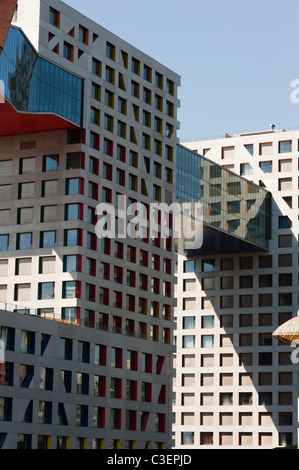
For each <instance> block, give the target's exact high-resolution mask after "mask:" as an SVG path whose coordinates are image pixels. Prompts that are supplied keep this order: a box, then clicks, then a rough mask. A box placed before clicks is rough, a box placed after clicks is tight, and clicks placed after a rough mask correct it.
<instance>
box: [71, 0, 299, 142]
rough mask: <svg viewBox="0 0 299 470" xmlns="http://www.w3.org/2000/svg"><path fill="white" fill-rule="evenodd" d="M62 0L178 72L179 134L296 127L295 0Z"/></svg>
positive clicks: (298, 20)
mask: <svg viewBox="0 0 299 470" xmlns="http://www.w3.org/2000/svg"><path fill="white" fill-rule="evenodd" d="M65 1H66V3H68V4H69V5H71V6H72V7H73V8H75V9H77V10H79V11H80V12H82V13H84V14H85V15H86V16H88V17H90V18H92V19H93V20H94V21H96V22H97V23H99V24H101V25H102V26H103V27H105V28H106V29H109V30H110V31H112V32H113V33H115V34H117V35H118V36H120V37H121V38H123V39H125V40H126V41H127V42H129V43H130V44H132V45H133V46H135V47H138V48H139V49H141V50H142V51H143V52H145V53H147V54H148V55H150V56H152V57H153V58H155V59H157V60H158V61H159V62H162V63H163V64H165V65H166V66H167V67H169V68H170V69H172V70H174V71H175V72H177V73H178V74H179V75H180V76H181V81H182V85H181V88H180V91H179V98H180V100H181V108H180V110H179V115H178V117H179V120H180V122H181V129H180V131H179V137H180V138H181V139H182V140H186V139H192V138H204V137H213V136H221V135H223V134H225V133H226V132H227V133H239V132H247V131H256V130H262V129H267V128H268V126H269V124H271V123H273V124H275V125H276V128H279V129H280V128H285V129H288V128H299V102H298V103H297V104H295V103H292V102H291V99H290V96H291V92H292V91H293V89H292V88H291V87H290V84H291V82H292V80H294V79H299V2H298V0H205V1H204V0H185V1H181V0H180V1H179V0H151V1H144V0H143V1H142V0H126V1H125V0H110V1H105V0H84V1H82V0H65ZM297 87H298V88H299V86H298V85H297ZM298 97H299V92H298Z"/></svg>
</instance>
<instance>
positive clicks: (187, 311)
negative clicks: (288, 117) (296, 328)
mask: <svg viewBox="0 0 299 470" xmlns="http://www.w3.org/2000/svg"><path fill="white" fill-rule="evenodd" d="M298 142H299V131H285V130H276V129H275V127H274V126H271V127H270V129H269V130H266V131H263V132H256V133H247V134H245V133H244V134H240V135H233V136H228V135H227V136H226V137H225V138H219V139H214V140H208V141H196V142H188V143H184V146H183V147H182V146H179V152H178V155H177V168H178V169H177V175H178V176H177V194H178V197H179V198H180V199H181V200H201V201H203V204H204V221H205V224H204V243H203V246H202V248H201V250H198V251H197V252H189V253H185V254H184V255H182V254H181V255H179V258H178V266H177V279H178V283H177V286H176V297H177V308H176V309H175V318H176V322H177V331H176V346H177V354H176V358H175V368H176V378H175V385H174V391H175V395H176V396H175V404H174V414H175V424H174V426H173V437H174V439H175V447H176V448H181V449H182V448H209V449H211V448H249V449H255V448H274V447H278V446H291V445H296V444H297V427H298V415H297V413H298V411H297V399H298V364H294V363H292V362H291V352H292V350H291V348H290V347H289V346H287V345H285V344H284V343H282V342H279V341H278V340H277V339H276V338H274V337H273V336H272V334H273V332H274V331H275V330H277V328H278V327H279V326H280V325H283V324H284V323H285V322H287V321H288V320H290V319H291V318H293V317H296V316H297V314H298V282H299V281H298V279H299V278H298V233H299V223H298V181H299V179H298V177H299V160H298V157H299V153H298V150H299V147H298ZM188 153H189V155H188ZM188 181H189V184H186V183H187V182H188ZM271 195H272V197H271ZM295 323H296V322H295ZM290 326H292V325H290ZM282 330H283V331H284V327H282ZM279 331H280V330H279ZM279 331H278V333H279ZM281 334H283V333H281ZM287 334H290V335H291V333H288V332H287V329H286V332H285V335H287ZM297 336H298V335H297ZM289 337H290V338H292V336H289Z"/></svg>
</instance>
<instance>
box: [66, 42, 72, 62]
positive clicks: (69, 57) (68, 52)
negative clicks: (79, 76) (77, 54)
mask: <svg viewBox="0 0 299 470" xmlns="http://www.w3.org/2000/svg"><path fill="white" fill-rule="evenodd" d="M63 57H64V58H65V59H67V60H69V61H70V62H74V46H72V44H69V43H68V42H66V41H64V43H63Z"/></svg>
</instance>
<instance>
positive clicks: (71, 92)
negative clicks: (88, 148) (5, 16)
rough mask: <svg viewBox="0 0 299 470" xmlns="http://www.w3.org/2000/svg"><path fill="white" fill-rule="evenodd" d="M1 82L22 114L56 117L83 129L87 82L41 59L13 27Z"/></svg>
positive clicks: (1, 64)
mask: <svg viewBox="0 0 299 470" xmlns="http://www.w3.org/2000/svg"><path fill="white" fill-rule="evenodd" d="M0 79H1V80H3V82H4V89H5V96H6V98H7V99H8V100H9V101H10V102H11V103H12V104H13V106H14V107H15V108H16V109H17V110H18V111H24V112H40V113H55V114H58V115H60V116H62V117H64V118H66V119H68V120H69V121H72V122H74V123H76V124H78V125H81V121H82V90H83V80H82V79H81V78H79V77H76V76H74V75H73V74H71V73H69V72H67V71H66V70H63V69H62V68H60V67H58V66H57V65H55V64H52V63H51V62H50V61H48V60H46V59H43V58H42V57H40V56H39V55H38V54H37V53H36V52H35V50H34V49H33V47H32V46H31V44H30V43H29V42H28V41H27V39H26V38H25V37H24V35H23V33H22V32H21V31H20V30H19V29H18V28H15V27H13V26H11V27H10V30H9V33H8V36H7V40H6V43H5V47H4V50H3V53H2V54H1V58H0Z"/></svg>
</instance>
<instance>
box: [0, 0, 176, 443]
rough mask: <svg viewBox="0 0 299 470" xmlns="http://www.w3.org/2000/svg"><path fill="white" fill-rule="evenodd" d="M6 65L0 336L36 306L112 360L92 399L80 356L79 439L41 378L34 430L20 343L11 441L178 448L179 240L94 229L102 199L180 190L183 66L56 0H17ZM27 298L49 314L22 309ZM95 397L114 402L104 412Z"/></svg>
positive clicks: (1, 429)
mask: <svg viewBox="0 0 299 470" xmlns="http://www.w3.org/2000/svg"><path fill="white" fill-rule="evenodd" d="M0 80H1V83H2V84H3V90H2V88H1V90H2V91H4V98H3V100H2V101H4V102H2V103H1V104H0V123H1V125H0V250H1V251H0V255H1V256H0V302H1V308H2V309H3V310H4V311H8V312H9V311H10V312H12V313H11V321H13V322H15V323H14V325H10V324H8V323H9V321H10V320H9V318H10V317H9V314H4V313H3V315H2V313H1V315H0V318H1V320H0V323H1V327H2V330H3V332H2V334H3V339H4V340H5V341H6V342H7V340H6V336H5V334H6V333H5V332H6V329H7V328H8V327H11V328H15V329H16V331H19V330H20V328H21V327H20V326H18V325H20V322H21V323H22V325H23V327H22V328H23V329H24V328H25V326H24V325H25V322H26V320H28V325H29V323H30V328H29V326H28V330H30V331H32V332H34V331H35V325H40V324H41V323H36V321H39V322H43V325H44V326H43V332H42V333H43V334H49V335H50V336H51V337H53V342H55V341H58V336H59V335H60V333H61V335H62V336H61V337H62V338H72V335H73V333H75V332H77V336H78V335H79V336H80V335H82V337H83V336H85V335H87V336H88V335H89V336H90V338H91V339H90V341H89V343H90V351H92V350H94V349H95V345H101V348H103V351H105V352H104V356H105V367H104V369H103V370H101V371H100V372H99V373H98V374H97V373H96V372H95V371H94V370H93V371H92V372H90V373H89V372H86V374H87V375H88V377H85V379H84V380H87V381H89V382H88V388H85V390H87V389H88V390H89V394H91V395H92V394H93V385H92V381H93V378H94V376H95V375H102V376H105V377H106V380H105V385H103V388H102V389H101V393H102V396H101V398H100V399H99V402H98V404H95V402H94V399H92V400H91V401H88V400H87V402H86V403H85V402H84V403H83V402H82V400H81V398H82V396H80V394H79V395H78V400H77V392H76V391H77V390H79V389H80V386H81V385H82V384H81V382H80V383H79V382H78V381H77V383H76V378H75V377H77V380H79V381H80V380H83V379H82V373H83V372H84V373H85V370H82V368H81V369H80V371H76V373H75V371H73V372H74V373H73V376H72V377H73V378H72V380H73V381H74V382H72V388H71V393H72V394H73V396H72V403H73V404H74V406H75V405H76V406H77V405H78V406H79V405H80V406H81V405H84V406H85V407H87V408H85V409H84V410H85V411H84V416H85V418H84V420H83V421H82V420H77V421H76V420H75V421H72V417H74V416H75V415H74V410H73V409H69V413H70V414H69V415H68V410H67V408H65V414H66V416H65V419H67V420H69V422H72V423H73V424H74V425H75V426H79V427H80V426H81V425H82V427H81V430H80V431H82V432H79V433H77V436H78V437H80V440H79V441H78V440H72V439H68V438H69V437H70V434H69V432H70V431H69V430H66V429H64V430H63V432H61V431H59V433H58V431H57V426H56V424H57V422H61V421H59V419H60V417H61V416H60V415H61V407H60V411H59V409H58V407H59V405H57V402H56V398H55V396H54V395H55V394H54V395H53V394H52V395H51V394H50V395H49V396H48V398H47V399H43V398H42V397H41V394H46V393H47V392H46V391H45V390H38V391H37V392H36V393H34V394H33V396H32V399H33V404H32V405H30V403H29V398H30V397H28V396H27V395H26V399H25V395H24V400H25V401H26V400H27V401H28V403H27V405H28V406H32V408H30V410H31V411H30V413H29V412H28V413H29V416H30V419H31V421H28V420H27V421H26V432H24V431H22V428H23V427H24V423H23V415H24V414H23V415H22V413H20V412H19V411H18V407H19V404H18V402H15V400H17V397H18V398H19V397H20V393H21V392H22V391H24V390H25V388H26V387H24V386H21V387H19V378H18V377H19V374H20V373H21V372H19V370H18V369H19V365H20V364H21V365H24V364H25V365H27V364H29V365H31V366H34V364H35V363H34V364H33V362H32V361H30V360H28V357H29V356H26V358H27V359H26V358H25V359H24V358H19V359H18V360H17V359H16V361H17V362H16V363H15V367H14V374H15V375H14V378H13V382H11V379H10V381H8V382H9V385H13V387H9V386H7V385H0V388H1V392H0V395H1V397H2V398H1V400H2V411H3V413H1V416H2V418H1V421H0V433H2V434H1V436H2V437H1V444H2V448H11V446H13V447H16V446H17V442H18V435H20V436H23V435H24V434H26V436H27V437H26V440H22V439H23V438H21V440H20V442H24V446H25V447H26V446H32V447H33V448H36V446H37V445H38V442H40V440H39V437H38V436H45V435H47V436H50V435H52V436H53V437H52V439H51V446H52V447H54V448H55V446H56V445H58V444H57V443H58V442H59V443H60V442H64V443H68V444H67V445H69V446H70V447H71V448H72V447H73V446H74V447H76V446H78V445H80V446H83V447H87V448H91V447H92V446H95V445H96V446H97V445H100V446H101V447H102V448H113V447H117V448H130V447H131V448H150V447H152V448H156V447H160V448H162V447H166V448H167V447H169V446H170V441H169V437H171V436H170V432H169V430H170V418H171V413H170V402H171V398H172V395H171V371H172V348H173V346H172V330H173V327H174V324H173V306H174V303H175V300H174V292H173V285H174V279H175V278H174V260H175V257H176V255H175V247H174V243H173V240H172V238H171V237H169V238H167V239H162V238H161V237H160V236H159V235H157V237H156V238H153V239H150V238H149V237H148V236H147V234H144V236H143V237H138V238H133V237H129V236H125V237H124V238H123V237H119V236H116V237H115V238H112V239H111V238H107V237H106V238H98V237H97V235H96V233H95V227H96V224H97V222H98V217H97V213H96V207H97V205H98V204H99V203H100V202H105V203H110V204H113V206H114V207H115V208H117V209H122V210H123V211H126V209H127V207H126V206H125V207H123V206H121V204H123V200H122V198H121V197H120V196H126V203H127V206H130V205H131V204H132V203H134V202H137V201H138V202H141V203H143V204H144V206H145V207H146V209H147V214H146V216H145V217H147V218H149V216H150V213H149V205H150V204H151V203H152V202H157V203H159V202H167V203H169V204H171V203H172V202H173V201H174V200H175V164H176V144H177V137H176V131H177V129H178V121H177V107H178V106H179V101H178V98H177V88H178V86H179V83H180V78H179V76H178V75H177V74H175V73H174V72H172V71H171V70H169V69H168V68H167V67H165V66H163V65H162V64H160V63H158V62H157V61H155V60H154V59H152V58H150V57H149V56H147V55H146V54H144V53H142V52H141V51H139V50H138V49H137V48H135V47H133V46H132V45H130V44H128V43H126V42H125V41H123V40H121V39H120V38H119V37H117V36H116V35H115V34H113V33H111V32H109V31H107V30H106V29H104V28H103V27H101V26H99V25H98V24H96V23H95V22H94V21H92V20H90V19H89V18H87V17H85V16H83V15H81V14H80V13H78V12H77V11H75V10H74V9H73V8H71V7H69V6H68V5H66V4H64V3H63V2H61V1H59V0H19V2H18V4H17V8H16V9H15V13H14V17H13V21H12V25H11V27H10V29H9V32H8V35H7V39H6V42H5V46H4V49H3V51H2V54H1V57H0ZM121 223H122V220H121V218H119V219H118V218H117V217H116V224H115V225H116V230H117V234H119V233H120V232H121V231H122V230H123V229H124V228H125V227H123V226H121ZM22 314H30V317H31V316H32V315H36V316H39V317H44V318H45V319H43V320H42V319H40V318H39V319H36V318H35V319H31V318H30V317H29V316H27V315H26V316H24V318H23V317H22V319H19V320H18V319H17V317H20V316H21V315H22ZM16 316H17V317H16ZM46 319H48V320H46ZM49 319H55V320H58V321H60V323H61V325H59V326H57V325H56V326H53V323H51V322H49ZM7 322H8V323H7ZM6 323H7V324H6ZM67 323H72V324H74V325H76V326H74V325H68V324H67ZM77 325H80V327H79V326H77ZM83 327H84V330H86V331H85V332H84V331H83ZM22 328H21V330H22ZM53 328H54V329H55V328H56V330H57V331H56V332H54V333H51V329H53ZM48 329H49V331H50V332H49V331H48ZM39 331H40V330H39ZM38 334H39V333H38V331H36V335H38ZM21 336H22V335H21ZM56 336H57V338H56ZM19 337H20V335H19V334H17V333H16V334H15V338H19ZM38 341H39V340H38ZM38 344H40V343H38ZM53 344H54V343H53ZM53 347H54V346H53ZM20 348H21V345H20V344H19V343H18V342H16V343H15V351H16V352H18V354H26V353H24V352H23V350H21V349H20ZM35 351H36V354H40V352H39V349H38V347H37V349H36V350H35ZM52 352H55V347H54V349H53V350H52ZM11 354H13V353H11ZM24 357H25V356H24ZM94 360H95V357H94V356H93V353H91V355H90V363H93V362H94ZM9 361H10V362H12V363H13V359H9ZM20 361H21V362H20ZM42 361H43V359H41V362H42ZM49 361H50V359H48V367H49V368H53V364H52V365H51V364H50V362H51V361H50V362H49ZM41 362H40V363H39V364H40V366H42V364H41ZM57 364H58V363H57ZM103 364H104V363H103ZM103 364H102V365H101V367H102V366H103ZM9 367H10V366H9ZM20 367H21V366H20ZM26 367H27V366H26ZM54 368H55V367H54ZM59 368H60V366H59V365H58V369H59ZM61 370H62V369H61ZM63 370H65V369H63ZM56 372H57V374H58V375H57V377H60V375H61V373H60V371H59V370H58V371H56ZM56 372H55V374H54V379H53V384H52V385H53V392H57V393H58V392H59V390H60V392H61V393H65V390H64V388H63V387H66V385H65V383H66V382H63V381H61V380H60V378H59V380H58V378H57V380H56V379H55V377H56ZM77 372H78V373H79V372H80V373H81V376H80V375H78V374H77ZM22 373H23V372H22ZM22 383H23V382H22ZM25 383H27V382H25ZM30 383H31V385H29V382H28V386H33V387H35V385H32V384H34V381H32V382H30ZM80 384H81V385H80ZM59 387H60V388H59ZM61 387H62V389H61ZM20 388H21V389H22V390H20ZM81 389H82V387H81ZM81 389H80V390H81ZM26 392H28V390H26ZM14 393H15V394H16V395H14ZM56 395H57V394H56ZM81 395H82V394H81ZM22 399H23V398H22ZM35 399H36V400H38V401H39V402H40V401H42V402H45V401H47V402H49V403H51V405H47V406H48V408H47V409H48V411H49V410H51V422H50V421H49V422H48V423H47V426H50V427H48V428H47V431H46V432H43V431H42V429H40V428H39V425H41V426H43V424H41V422H40V418H39V416H40V413H42V411H41V409H40V408H39V404H38V403H37V402H35ZM80 400H81V401H80ZM8 401H9V406H8V405H5V403H6V404H7V403H8ZM6 406H8V408H5V407H6ZM24 406H25V402H24ZM93 406H98V407H100V406H102V407H103V411H102V413H104V415H103V416H102V418H101V420H98V421H96V422H97V423H98V424H96V425H95V424H94V423H95V421H94V420H93V418H92V412H93V411H92V409H91V408H92V407H93ZM25 408H26V406H25ZM5 409H9V410H10V412H9V413H7V412H6V411H5ZM26 409H27V408H26ZM23 411H24V410H23ZM58 412H59V413H60V414H59V413H58ZM57 413H58V414H59V416H60V417H59V416H57ZM21 415H22V416H21ZM3 417H6V419H5V418H3ZM7 418H9V419H8V421H9V420H11V421H12V422H13V423H14V426H12V427H10V424H9V423H8V422H7ZM57 420H58V421H57ZM64 422H65V421H64ZM80 423H81V424H80ZM82 423H84V424H82ZM101 423H102V424H101ZM103 423H105V425H104V426H103ZM51 425H52V428H51ZM104 427H105V429H104ZM12 428H13V429H14V431H13V435H10V430H11V429H12ZM89 428H92V432H91V431H90V429H89ZM51 429H52V431H51ZM61 429H62V428H61ZM85 431H86V432H85ZM57 436H59V438H60V437H61V438H65V439H62V440H57V439H56V437H57ZM94 439H96V441H95V440H94ZM43 442H45V441H43ZM49 442H50V440H49V439H48V440H47V445H49ZM95 442H96V444H95ZM20 445H23V444H20ZM41 445H42V444H41ZM59 445H60V444H59Z"/></svg>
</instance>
